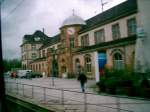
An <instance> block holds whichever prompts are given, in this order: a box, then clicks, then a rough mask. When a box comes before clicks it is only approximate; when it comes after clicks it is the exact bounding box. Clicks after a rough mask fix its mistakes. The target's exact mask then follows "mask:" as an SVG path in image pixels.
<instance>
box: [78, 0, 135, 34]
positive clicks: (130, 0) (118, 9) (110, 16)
mask: <svg viewBox="0 0 150 112" xmlns="http://www.w3.org/2000/svg"><path fill="white" fill-rule="evenodd" d="M136 12H137V2H136V0H127V1H125V2H123V3H121V4H119V5H117V6H115V7H113V8H111V9H109V10H107V11H105V12H103V13H100V14H98V15H96V16H94V17H92V18H90V19H88V20H86V25H84V26H82V28H81V30H80V32H79V33H80V34H81V33H84V32H86V31H89V30H92V29H94V28H97V27H100V26H102V25H105V24H107V23H110V22H112V21H115V20H117V19H120V18H122V17H125V16H128V15H131V14H133V13H136Z"/></svg>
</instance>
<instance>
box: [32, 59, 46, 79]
mask: <svg viewBox="0 0 150 112" xmlns="http://www.w3.org/2000/svg"><path fill="white" fill-rule="evenodd" d="M30 69H31V70H32V71H33V72H38V73H41V74H42V73H43V72H45V73H46V76H47V75H48V71H47V61H46V60H45V61H38V62H34V63H31V64H30Z"/></svg>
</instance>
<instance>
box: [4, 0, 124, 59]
mask: <svg viewBox="0 0 150 112" xmlns="http://www.w3.org/2000/svg"><path fill="white" fill-rule="evenodd" d="M123 1H126V0H103V2H104V3H105V2H108V3H107V4H106V5H104V11H105V10H108V9H109V8H111V7H113V6H115V5H117V4H119V3H121V2H123ZM73 9H74V13H75V14H76V15H78V16H80V17H81V18H83V19H84V20H87V19H89V18H91V17H93V16H95V15H97V14H99V13H101V12H102V7H101V0H2V3H1V22H2V51H3V58H4V59H14V58H18V59H20V58H21V49H20V45H21V43H22V39H23V36H24V35H26V34H33V33H34V32H35V31H36V30H41V31H42V28H44V29H45V34H46V35H48V36H49V37H52V36H54V35H56V34H58V33H59V28H60V27H61V25H62V23H63V21H64V20H65V19H66V18H67V17H69V16H71V15H72V13H73Z"/></svg>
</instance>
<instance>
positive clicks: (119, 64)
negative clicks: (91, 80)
mask: <svg viewBox="0 0 150 112" xmlns="http://www.w3.org/2000/svg"><path fill="white" fill-rule="evenodd" d="M113 64H114V66H113V67H114V69H117V70H121V69H124V62H123V59H122V55H121V54H120V53H118V52H117V53H115V54H114V55H113Z"/></svg>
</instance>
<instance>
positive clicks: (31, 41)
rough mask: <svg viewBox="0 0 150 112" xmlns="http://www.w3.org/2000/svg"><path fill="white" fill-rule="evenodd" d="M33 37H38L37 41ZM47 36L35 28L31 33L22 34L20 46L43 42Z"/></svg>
mask: <svg viewBox="0 0 150 112" xmlns="http://www.w3.org/2000/svg"><path fill="white" fill-rule="evenodd" d="M35 37H40V40H39V41H36V40H35ZM48 38H49V37H48V36H47V35H45V34H44V33H43V32H41V31H39V30H37V31H35V32H34V33H33V34H32V35H24V37H23V43H22V45H21V46H23V45H24V44H27V43H29V44H38V43H39V44H40V43H43V41H44V40H46V39H48Z"/></svg>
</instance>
